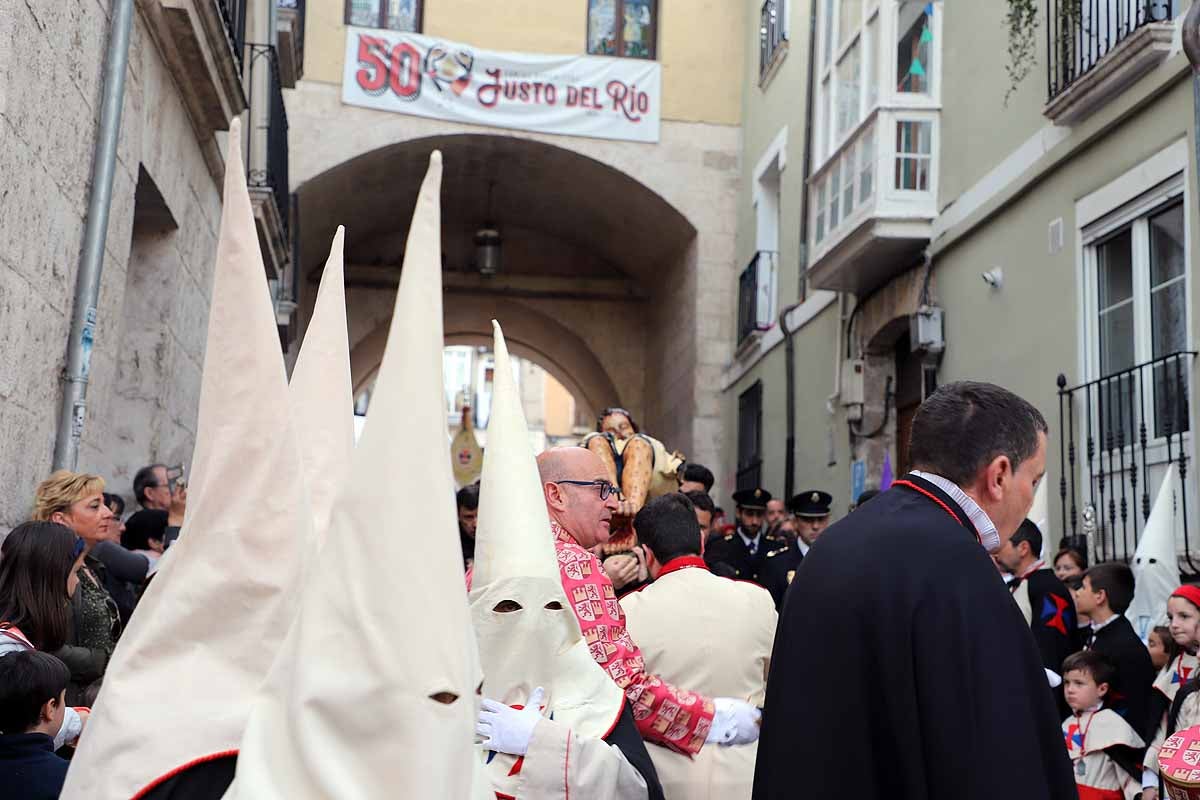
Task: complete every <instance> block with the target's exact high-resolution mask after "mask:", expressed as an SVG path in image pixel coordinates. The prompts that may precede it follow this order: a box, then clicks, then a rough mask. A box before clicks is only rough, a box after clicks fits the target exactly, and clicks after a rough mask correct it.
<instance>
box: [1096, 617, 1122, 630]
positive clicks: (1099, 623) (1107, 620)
mask: <svg viewBox="0 0 1200 800" xmlns="http://www.w3.org/2000/svg"><path fill="white" fill-rule="evenodd" d="M1119 616H1121V615H1120V614H1113V615H1112V616H1111V617H1109V618H1108V619H1106V620H1104V622H1095V621H1093V622H1092V633H1096V632H1097V631H1099V630H1100V629H1101V628H1103V627H1105V626H1106V625H1108V624H1109V623H1110V622H1114V621H1115V620H1116V619H1117V617H1119Z"/></svg>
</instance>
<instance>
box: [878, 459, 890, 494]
mask: <svg viewBox="0 0 1200 800" xmlns="http://www.w3.org/2000/svg"><path fill="white" fill-rule="evenodd" d="M892 480H893V478H892V454H891V453H884V454H883V475H882V476H880V478H879V491H881V492H886V491H887V490H888V488H889V487H891V485H892Z"/></svg>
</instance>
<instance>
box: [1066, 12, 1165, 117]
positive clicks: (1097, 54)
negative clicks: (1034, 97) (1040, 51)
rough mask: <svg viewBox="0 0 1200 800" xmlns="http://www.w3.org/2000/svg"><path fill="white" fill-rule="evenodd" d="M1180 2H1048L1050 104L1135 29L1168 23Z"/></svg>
mask: <svg viewBox="0 0 1200 800" xmlns="http://www.w3.org/2000/svg"><path fill="white" fill-rule="evenodd" d="M1178 6H1179V0H1046V19H1047V21H1048V24H1047V34H1046V56H1047V63H1048V64H1049V68H1048V70H1047V75H1046V79H1047V84H1048V91H1049V97H1050V99H1054V98H1055V97H1057V96H1058V95H1060V94H1062V93H1063V92H1065V91H1066V90H1067V89H1068V88H1069V87H1070V86H1071V85H1072V84H1073V83H1075V81H1077V80H1079V79H1080V78H1082V77H1083V76H1084V75H1086V74H1087V73H1088V71H1089V70H1091V69H1092V68H1093V67H1095V66H1096V64H1098V63H1099V62H1100V60H1101V59H1102V58H1104V57H1105V56H1106V55H1108V54H1109V53H1111V52H1112V51H1113V50H1114V49H1115V48H1116V47H1117V45H1119V44H1120V43H1121V42H1122V41H1124V40H1125V39H1127V38H1128V37H1129V36H1131V35H1132V34H1133V33H1134V32H1135V31H1137V30H1138V29H1139V28H1142V27H1144V26H1146V25H1150V24H1153V23H1155V22H1170V21H1171V20H1172V19H1173V18H1174V17H1175V16H1176V15H1177V14H1178V13H1179V8H1178Z"/></svg>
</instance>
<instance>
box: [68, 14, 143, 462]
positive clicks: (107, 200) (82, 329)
mask: <svg viewBox="0 0 1200 800" xmlns="http://www.w3.org/2000/svg"><path fill="white" fill-rule="evenodd" d="M133 2H134V0H113V4H112V28H111V29H110V31H109V34H108V56H107V58H106V60H105V66H104V94H103V97H102V99H101V104H100V127H99V128H98V129H97V131H96V152H95V156H94V160H93V162H92V188H91V193H90V194H89V196H88V211H87V224H86V227H85V229H84V233H83V252H82V253H81V254H80V257H79V270H78V272H77V274H76V276H75V302H74V306H73V307H72V310H71V334H70V339H69V340H68V341H67V367H66V374H65V376H64V381H65V382H64V385H63V394H62V407H61V408H60V410H59V416H58V433H57V435H56V437H55V441H54V468H55V469H72V470H73V469H75V467H76V465H77V464H78V462H79V438H80V436H81V435H82V434H83V420H84V415H85V412H86V410H87V385H88V370H89V368H90V365H91V358H92V343H93V341H94V340H95V335H96V303H97V301H98V299H99V296H100V274H101V273H102V272H103V270H104V242H105V240H106V239H107V238H108V213H109V210H110V209H111V207H112V189H113V174H114V172H115V171H116V165H117V141H118V139H119V138H120V135H121V106H122V104H123V102H124V99H125V69H126V67H127V65H128V63H129V36H130V31H131V29H132V27H133Z"/></svg>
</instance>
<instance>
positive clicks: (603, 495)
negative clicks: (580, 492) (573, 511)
mask: <svg viewBox="0 0 1200 800" xmlns="http://www.w3.org/2000/svg"><path fill="white" fill-rule="evenodd" d="M554 483H556V484H560V485H561V484H564V483H565V484H567V485H569V486H595V487H596V488H597V489H599V490H600V499H601V500H607V499H608V496H609V495H612V494H615V495H617V496H620V494H621V490H620V489H618V488H617V487H616V486H614V485H613V484H612V483H611V482H610V481H555V482H554Z"/></svg>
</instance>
